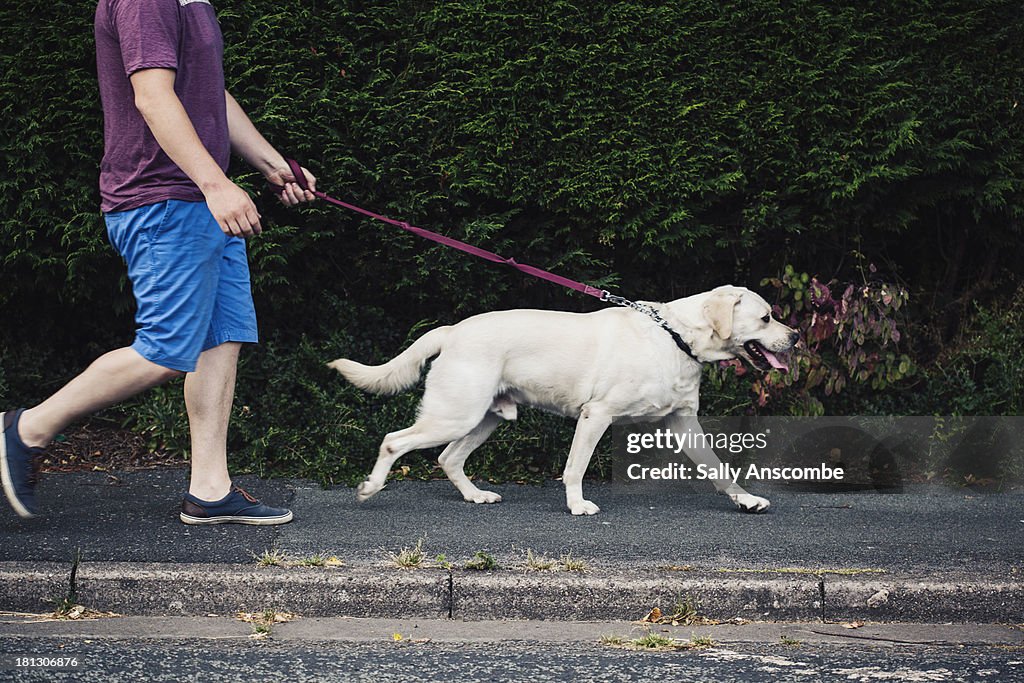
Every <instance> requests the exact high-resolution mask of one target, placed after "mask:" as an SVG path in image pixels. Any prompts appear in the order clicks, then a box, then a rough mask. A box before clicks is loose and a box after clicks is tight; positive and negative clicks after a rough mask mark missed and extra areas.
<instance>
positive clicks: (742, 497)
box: [666, 413, 771, 512]
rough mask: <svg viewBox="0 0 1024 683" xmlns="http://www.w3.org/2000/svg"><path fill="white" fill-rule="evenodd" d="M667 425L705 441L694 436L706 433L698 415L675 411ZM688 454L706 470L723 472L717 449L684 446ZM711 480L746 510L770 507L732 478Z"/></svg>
mask: <svg viewBox="0 0 1024 683" xmlns="http://www.w3.org/2000/svg"><path fill="white" fill-rule="evenodd" d="M666 422H667V426H668V428H669V429H670V430H672V432H674V433H676V434H680V435H683V434H688V433H689V434H691V435H692V437H690V439H689V440H690V441H691V442H692V441H696V442H699V443H703V440H702V439H698V438H694V437H699V436H700V435H702V434H703V433H704V431H703V430H702V429H701V426H700V422H698V421H697V416H696V415H683V414H679V413H674V414H672V415H670V416H669V417H668V418H667V420H666ZM683 450H685V451H686V455H687V456H688V457H689V458H690V460H692V461H693V462H694V464H696V465H704V467H705V470H706V471H707V470H711V469H712V468H713V469H714V471H716V472H719V473H720V472H722V461H721V460H720V459H719V457H718V456H717V455H716V454H715V451H714V450H713V449H711V448H708V447H706V446H703V445H702V446H693V445H690V446H689V447H688V448H684V449H683ZM711 482H712V483H713V484H714V485H715V488H716V489H718V492H719V493H724V494H726V495H727V496H729V499H730V500H732V502H734V503H736V505H737V506H738V507H739V508H740V509H741V510H743V511H745V512H763V511H764V510H767V509H768V506H769V505H771V503H769V502H768V499H767V498H762V497H760V496H754V495H751V494H749V493H747V492H746V491H745V490H744V489H743V487H742V486H740V485H739V484H737V483H736V482H735V481H733V480H732V479H731V478H720V479H712V480H711Z"/></svg>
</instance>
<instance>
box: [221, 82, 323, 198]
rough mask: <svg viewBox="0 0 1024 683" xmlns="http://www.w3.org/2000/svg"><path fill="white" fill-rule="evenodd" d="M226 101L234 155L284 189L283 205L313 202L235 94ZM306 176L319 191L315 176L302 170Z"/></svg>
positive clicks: (225, 94)
mask: <svg viewBox="0 0 1024 683" xmlns="http://www.w3.org/2000/svg"><path fill="white" fill-rule="evenodd" d="M224 97H225V100H226V102H227V109H228V134H229V136H230V138H231V151H232V152H234V153H235V154H237V155H238V156H240V157H242V158H243V159H245V160H246V161H247V162H249V165H251V166H252V167H253V168H255V169H256V170H257V171H259V172H260V173H262V174H263V177H264V178H266V179H267V180H268V181H269V182H271V183H273V184H274V185H277V186H280V187H284V190H283V191H282V192H280V193H278V197H279V198H280V199H281V201H282V202H284V203H285V204H288V205H289V206H294V205H295V204H298V203H299V202H309V201H313V199H314V198H315V197H314V196H313V193H312V192H310V191H308V190H307V191H303V190H302V188H300V187H299V186H298V185H297V184H296V183H295V177H294V175H293V174H292V171H291V169H290V168H289V167H288V164H287V162H285V160H284V157H283V156H281V154H280V152H278V151H277V150H276V149H274V147H273V146H272V145H271V144H270V143H269V142H267V141H266V139H265V138H264V137H263V136H262V135H260V132H259V131H258V130H256V126H254V125H253V124H252V121H250V120H249V117H248V116H247V115H246V113H245V111H243V110H242V107H241V106H239V104H238V102H237V101H236V100H235V98H234V97H232V96H231V93H229V92H227V91H225V92H224ZM302 172H303V173H304V174H305V176H306V182H307V183H308V185H309V187H310V188H311V189H314V190H315V189H316V178H314V177H313V174H312V173H310V172H309V171H307V170H306V169H302Z"/></svg>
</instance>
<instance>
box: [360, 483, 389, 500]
mask: <svg viewBox="0 0 1024 683" xmlns="http://www.w3.org/2000/svg"><path fill="white" fill-rule="evenodd" d="M382 488H384V487H383V486H374V485H373V484H371V483H370V481H369V480H366V481H364V482H363V483H361V484H360V485H359V486H357V487H356V500H358V501H359V502H360V503H362V502H363V501H365V500H367V499H369V498H370V497H371V496H373V494H375V493H377V492H378V491H380V490H381V489H382Z"/></svg>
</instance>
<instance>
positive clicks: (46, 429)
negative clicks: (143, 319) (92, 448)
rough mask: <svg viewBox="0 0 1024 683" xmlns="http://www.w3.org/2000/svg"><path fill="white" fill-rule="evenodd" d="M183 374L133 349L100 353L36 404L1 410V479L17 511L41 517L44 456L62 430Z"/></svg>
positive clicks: (25, 515) (19, 513)
mask: <svg viewBox="0 0 1024 683" xmlns="http://www.w3.org/2000/svg"><path fill="white" fill-rule="evenodd" d="M181 374H182V373H181V372H179V371H177V370H170V369H168V368H165V367H163V366H162V365H157V364H156V363H153V362H151V361H149V360H146V359H145V358H143V357H142V356H141V355H140V354H139V353H138V352H137V351H135V350H134V349H132V348H123V349H117V350H116V351H111V352H109V353H107V354H104V355H103V356H100V357H99V358H97V359H96V360H95V361H93V363H92V364H91V365H90V366H89V367H88V368H86V369H85V371H84V372H82V374H80V375H78V376H77V377H75V378H74V379H73V380H71V381H70V382H68V383H67V384H66V385H65V386H64V387H63V388H61V389H60V390H59V391H58V392H57V393H55V394H54V395H53V396H51V397H50V398H48V399H46V400H45V401H43V402H42V403H40V404H39V405H37V406H36V407H34V408H31V409H29V410H13V411H8V412H4V413H0V429H2V433H0V480H2V482H3V491H4V495H5V496H6V497H7V500H8V502H10V504H11V507H13V508H14V511H15V512H16V513H18V515H20V516H22V517H34V516H35V514H36V495H35V488H36V482H37V480H38V472H39V459H40V458H41V457H42V454H43V447H45V446H46V445H47V444H49V443H50V441H52V440H53V437H54V436H56V435H57V433H58V432H59V431H60V430H62V429H64V427H66V426H67V425H68V424H70V423H71V422H74V421H75V420H77V419H78V418H81V417H84V416H86V415H88V414H90V413H93V412H95V411H97V410H100V409H101V408H106V407H107V406H110V405H113V404H114V403H117V402H119V401H123V400H124V399H126V398H128V397H130V396H134V395H135V394H137V393H139V392H141V391H143V390H145V389H149V388H150V387H153V386H156V385H157V384H162V383H164V382H166V381H167V380H169V379H172V378H174V377H178V376H180V375H181Z"/></svg>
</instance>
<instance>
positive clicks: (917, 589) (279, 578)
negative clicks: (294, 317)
mask: <svg viewBox="0 0 1024 683" xmlns="http://www.w3.org/2000/svg"><path fill="white" fill-rule="evenodd" d="M69 576H70V566H69V565H68V564H62V563H38V562H32V563H29V562H0V610H5V611H14V612H47V611H51V610H52V609H53V601H54V600H56V599H60V598H62V597H64V596H65V595H67V594H68V589H69ZM77 594H78V599H77V601H78V602H79V603H80V604H83V605H86V606H88V607H91V608H94V609H98V610H102V611H110V612H116V613H118V614H125V615H140V616H147V615H167V616H183V615H206V614H233V613H235V612H251V611H259V610H265V609H276V610H281V611H287V612H293V613H296V614H301V615H305V616H350V617H382V616H387V617H398V618H400V617H418V618H432V619H437V618H441V619H444V618H454V619H460V620H467V621H479V620H488V619H543V620H551V621H604V620H618V621H631V620H636V619H639V618H641V617H643V616H644V615H645V614H646V613H647V612H648V611H649V610H650V609H651V608H653V607H659V608H660V609H661V610H662V611H663V612H664V613H666V614H671V613H672V612H674V611H675V610H676V606H677V605H678V604H684V603H689V604H690V605H691V606H692V607H694V608H695V609H696V610H697V612H698V613H699V614H701V615H703V616H706V617H708V618H710V619H714V620H722V621H725V620H730V619H736V618H741V619H748V620H751V621H776V622H793V621H805V622H807V621H822V620H824V621H829V622H838V621H852V620H863V621H875V622H912V623H938V622H953V623H1024V583H1022V582H1020V581H1013V580H1006V579H1002V578H999V579H992V578H987V577H977V578H964V579H963V580H956V581H954V580H950V579H949V577H941V578H939V577H929V576H913V577H910V576H895V575H870V576H836V575H829V574H825V575H822V576H818V575H814V574H780V573H750V574H739V575H735V574H723V573H720V572H700V571H688V572H685V573H683V572H666V571H653V570H636V571H625V570H603V569H602V570H592V571H588V572H586V573H573V572H553V573H552V572H523V571H514V570H499V571H492V572H479V571H472V570H464V569H455V570H451V571H449V570H446V569H441V568H427V569H416V570H401V569H396V568H393V567H385V566H353V567H347V566H346V567H339V568H316V567H290V568H281V567H257V566H240V565H215V564H143V563H89V564H83V565H82V566H81V567H80V569H79V571H78V574H77Z"/></svg>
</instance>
